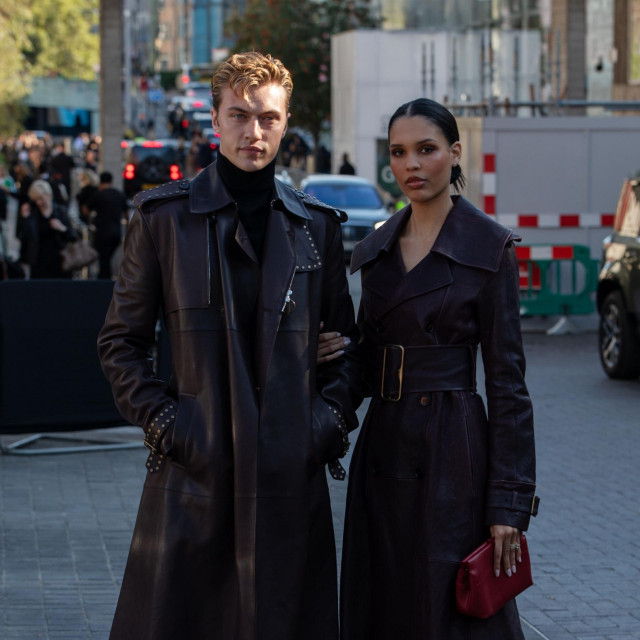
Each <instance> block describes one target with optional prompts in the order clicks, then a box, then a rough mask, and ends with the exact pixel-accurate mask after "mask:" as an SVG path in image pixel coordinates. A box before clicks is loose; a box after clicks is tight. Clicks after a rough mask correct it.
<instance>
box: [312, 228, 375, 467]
mask: <svg viewBox="0 0 640 640" xmlns="http://www.w3.org/2000/svg"><path fill="white" fill-rule="evenodd" d="M331 227H333V231H334V232H333V237H332V239H331V242H330V244H329V250H328V251H327V255H326V258H325V265H326V268H325V277H324V283H323V290H322V320H323V321H324V326H325V330H326V331H339V332H340V333H341V334H342V335H343V336H348V337H349V338H351V345H350V346H349V347H348V348H347V349H345V353H344V354H343V355H342V356H341V357H340V358H337V359H336V360H332V361H331V362H328V363H324V364H321V365H319V366H318V371H317V389H318V393H319V394H320V396H321V397H322V398H323V399H324V401H325V402H326V403H327V404H328V405H329V407H331V408H332V409H335V411H336V414H335V415H336V416H337V419H338V420H339V421H340V422H341V430H342V428H343V427H346V430H347V431H353V430H354V429H355V428H356V427H357V426H358V418H357V416H356V409H357V408H358V407H359V406H360V403H361V402H362V399H363V388H362V381H361V379H360V371H361V367H360V363H359V355H358V352H357V350H356V348H355V347H356V345H357V343H358V331H357V328H356V324H355V316H354V311H353V302H352V300H351V296H350V295H349V283H348V281H347V275H346V269H345V260H344V250H343V246H342V233H341V227H340V226H339V225H337V224H332V225H331ZM316 346H317V345H316ZM345 437H346V434H345ZM344 453H346V451H344V452H342V455H344Z"/></svg>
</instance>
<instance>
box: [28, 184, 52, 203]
mask: <svg viewBox="0 0 640 640" xmlns="http://www.w3.org/2000/svg"><path fill="white" fill-rule="evenodd" d="M27 195H28V196H29V197H30V198H31V199H32V200H33V197H34V196H36V195H38V196H46V197H47V198H49V200H52V199H53V189H52V188H51V185H50V184H49V183H48V182H47V181H46V180H34V181H33V182H32V183H31V186H30V187H29V191H27Z"/></svg>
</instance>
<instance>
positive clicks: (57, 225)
mask: <svg viewBox="0 0 640 640" xmlns="http://www.w3.org/2000/svg"><path fill="white" fill-rule="evenodd" d="M49 226H50V227H51V228H52V229H53V230H54V231H60V232H61V233H64V232H65V231H66V230H67V226H66V225H65V224H64V223H63V222H61V221H60V220H58V218H51V220H49Z"/></svg>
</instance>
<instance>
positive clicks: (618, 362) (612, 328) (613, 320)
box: [598, 291, 640, 379]
mask: <svg viewBox="0 0 640 640" xmlns="http://www.w3.org/2000/svg"><path fill="white" fill-rule="evenodd" d="M598 338H599V343H600V345H599V346H600V361H601V362H602V366H603V368H604V370H605V372H606V374H607V375H608V376H609V377H610V378H617V379H629V378H636V377H637V376H638V375H640V340H639V339H638V333H637V328H636V327H635V326H633V325H632V323H631V321H630V319H629V315H628V313H627V310H626V308H625V306H624V302H623V300H622V295H621V294H620V293H619V292H618V291H615V292H613V293H610V294H609V295H608V296H607V297H606V298H605V301H604V303H603V304H602V309H601V310H600V326H599V331H598Z"/></svg>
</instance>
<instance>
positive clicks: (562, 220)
mask: <svg viewBox="0 0 640 640" xmlns="http://www.w3.org/2000/svg"><path fill="white" fill-rule="evenodd" d="M490 215H491V217H492V218H493V219H494V220H497V221H498V222H499V223H500V224H503V225H504V226H505V227H510V228H514V227H519V228H523V227H527V228H534V229H570V228H580V229H586V228H602V227H613V219H614V217H615V213H498V214H490Z"/></svg>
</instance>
